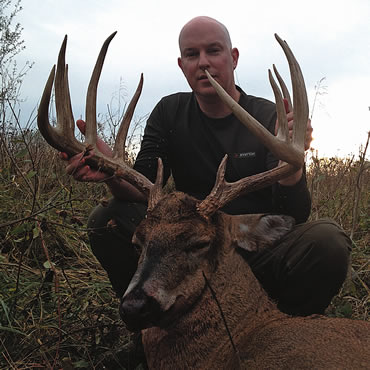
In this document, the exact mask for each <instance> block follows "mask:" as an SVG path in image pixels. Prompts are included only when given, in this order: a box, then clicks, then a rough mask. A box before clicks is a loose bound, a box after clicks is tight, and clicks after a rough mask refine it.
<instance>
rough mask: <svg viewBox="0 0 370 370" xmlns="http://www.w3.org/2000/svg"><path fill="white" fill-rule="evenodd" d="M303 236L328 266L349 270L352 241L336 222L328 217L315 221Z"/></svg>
mask: <svg viewBox="0 0 370 370" xmlns="http://www.w3.org/2000/svg"><path fill="white" fill-rule="evenodd" d="M303 238H305V239H306V240H307V241H308V244H309V245H310V248H312V249H313V252H314V253H315V254H317V255H318V256H319V257H320V259H321V260H322V261H323V263H324V264H325V265H327V266H328V268H330V266H332V267H337V268H341V269H342V271H346V270H347V266H348V262H349V255H350V252H351V246H352V242H351V239H350V238H349V237H348V236H347V234H346V233H345V232H344V230H343V229H342V228H341V227H340V226H339V225H338V224H337V223H336V222H334V221H332V220H326V219H323V220H317V221H313V222H311V223H310V224H309V227H308V230H307V231H306V232H305V234H304V236H303Z"/></svg>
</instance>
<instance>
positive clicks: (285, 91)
mask: <svg viewBox="0 0 370 370" xmlns="http://www.w3.org/2000/svg"><path fill="white" fill-rule="evenodd" d="M272 68H273V69H274V73H275V75H276V78H277V79H278V81H279V85H280V87H281V91H282V92H283V96H284V99H286V100H287V101H288V107H289V111H292V109H293V105H292V99H291V98H290V94H289V90H288V88H287V87H286V84H285V82H284V80H283V78H282V77H281V75H280V73H279V71H278V70H277V68H276V66H275V64H273V65H272Z"/></svg>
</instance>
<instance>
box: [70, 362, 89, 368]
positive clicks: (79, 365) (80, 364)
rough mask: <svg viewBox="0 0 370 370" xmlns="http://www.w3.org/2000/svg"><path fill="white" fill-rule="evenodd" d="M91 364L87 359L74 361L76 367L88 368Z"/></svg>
mask: <svg viewBox="0 0 370 370" xmlns="http://www.w3.org/2000/svg"><path fill="white" fill-rule="evenodd" d="M89 365H90V364H89V363H88V362H86V361H85V360H79V361H76V362H74V363H73V366H74V368H75V369H81V368H88V367H89Z"/></svg>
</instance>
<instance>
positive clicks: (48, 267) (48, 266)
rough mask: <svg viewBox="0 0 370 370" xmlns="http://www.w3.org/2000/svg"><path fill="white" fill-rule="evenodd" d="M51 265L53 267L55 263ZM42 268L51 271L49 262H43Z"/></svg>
mask: <svg viewBox="0 0 370 370" xmlns="http://www.w3.org/2000/svg"><path fill="white" fill-rule="evenodd" d="M52 264H53V266H55V263H53V262H52ZM43 266H44V267H45V268H46V269H51V264H50V262H49V261H45V262H44V263H43Z"/></svg>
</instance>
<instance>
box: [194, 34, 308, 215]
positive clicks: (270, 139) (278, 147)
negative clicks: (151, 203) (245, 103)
mask: <svg viewBox="0 0 370 370" xmlns="http://www.w3.org/2000/svg"><path fill="white" fill-rule="evenodd" d="M275 38H276V40H277V41H278V42H279V44H280V46H281V47H282V49H283V51H284V53H285V55H286V58H287V60H288V63H289V68H290V75H291V80H292V88H293V107H292V109H293V112H294V128H293V138H292V140H291V139H290V138H289V129H288V121H287V118H286V113H285V108H284V102H283V96H284V98H286V99H287V100H288V103H289V105H290V106H291V99H290V95H289V92H288V89H287V87H286V85H285V83H284V81H283V80H282V78H281V76H280V75H279V74H278V72H277V70H276V68H275V66H274V70H275V73H276V75H277V78H278V80H279V83H280V86H281V89H282V91H283V94H282V93H281V92H280V90H279V88H278V85H277V84H276V82H275V80H274V78H273V76H272V73H271V71H270V70H269V79H270V83H271V86H272V89H273V92H274V95H275V101H276V110H277V116H278V121H279V131H278V134H277V136H274V135H273V134H271V133H270V132H269V131H268V130H267V129H266V128H265V127H264V126H262V125H261V124H260V123H259V122H258V121H257V120H256V119H255V118H253V117H252V116H251V115H250V114H249V113H248V112H247V111H246V110H244V109H243V108H242V107H241V106H240V105H239V104H238V103H237V102H236V101H235V100H234V99H233V98H232V97H230V96H229V95H228V94H227V93H226V91H225V90H224V89H223V88H222V87H221V86H220V85H219V84H218V83H217V81H215V80H214V79H213V78H212V76H211V75H210V74H209V73H208V71H206V74H207V77H208V79H209V81H210V83H211V84H212V86H213V87H214V89H215V90H216V92H217V93H218V95H219V96H220V98H221V99H222V101H223V102H224V103H225V104H226V105H228V106H229V108H230V109H231V110H232V112H233V113H234V114H235V116H237V117H238V119H239V120H240V121H241V122H242V123H243V124H244V125H245V126H246V127H247V128H248V129H249V130H250V131H251V132H252V133H253V134H254V135H255V136H256V137H257V138H258V139H259V140H261V142H262V143H263V144H264V145H265V146H266V147H267V148H268V149H269V150H270V151H271V152H272V153H273V154H274V155H275V156H276V157H277V158H278V159H280V160H282V161H285V162H286V163H282V164H281V165H279V166H278V167H276V168H274V169H272V170H269V171H266V172H263V173H260V174H256V175H254V176H250V177H246V178H243V179H240V180H239V181H236V182H234V183H228V182H226V181H225V178H224V177H225V169H226V161H227V155H226V156H225V157H224V159H223V161H222V162H221V164H220V166H219V169H218V172H217V176H216V183H215V186H214V187H213V189H212V191H211V193H210V194H209V195H208V196H207V198H206V199H205V200H204V201H202V202H201V203H200V204H199V206H198V210H199V212H200V213H201V214H203V215H204V216H209V215H211V214H213V213H214V212H215V211H216V210H217V209H220V208H222V207H223V206H224V205H225V204H226V203H228V202H230V201H231V200H232V199H234V198H237V197H238V196H240V195H242V194H244V193H247V192H251V191H255V190H258V189H261V188H264V187H266V186H269V185H272V184H273V183H275V182H277V181H279V180H281V179H283V178H285V177H287V176H289V175H291V174H293V173H294V172H296V171H297V170H298V169H300V168H302V166H303V164H304V141H305V135H306V129H307V122H308V100H307V93H306V88H305V83H304V79H303V75H302V71H301V69H300V67H299V64H298V62H297V60H296V58H295V57H294V55H293V53H292V51H291V50H290V48H289V46H288V44H287V43H286V42H285V41H283V40H282V39H281V38H280V37H279V36H278V35H276V34H275Z"/></svg>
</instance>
